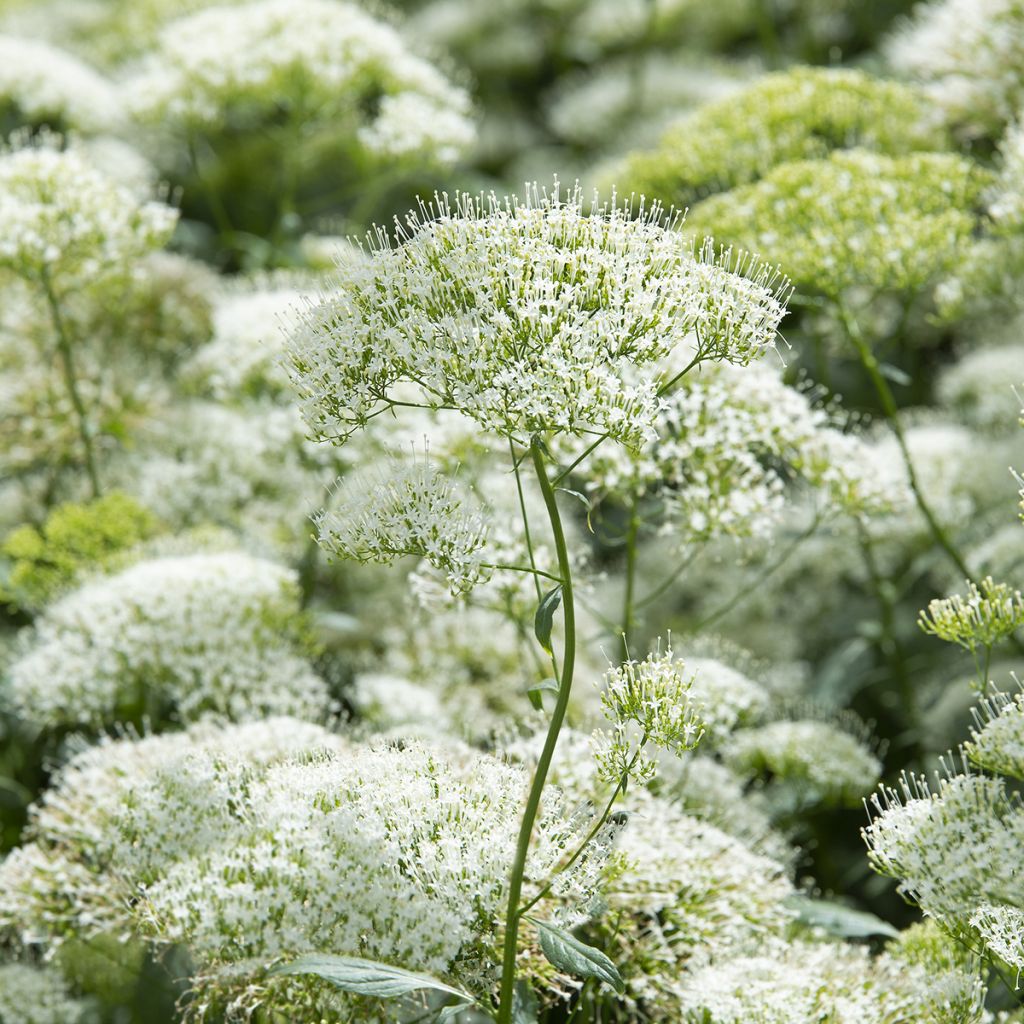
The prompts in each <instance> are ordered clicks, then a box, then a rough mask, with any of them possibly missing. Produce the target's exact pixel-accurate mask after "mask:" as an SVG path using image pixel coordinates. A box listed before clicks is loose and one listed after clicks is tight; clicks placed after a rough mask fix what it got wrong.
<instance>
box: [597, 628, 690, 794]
mask: <svg viewBox="0 0 1024 1024" xmlns="http://www.w3.org/2000/svg"><path fill="white" fill-rule="evenodd" d="M692 680H693V673H691V672H688V671H687V669H686V665H685V664H684V663H683V662H682V661H681V660H680V659H678V658H676V656H675V655H674V653H673V651H672V647H671V646H668V647H667V648H666V649H665V651H664V652H658V653H657V654H653V653H652V654H649V655H648V656H647V657H646V658H645V659H644V660H643V661H633V660H629V661H624V662H623V663H622V664H621V665H613V666H612V667H611V668H609V669H608V672H607V673H606V674H605V686H604V689H603V690H602V691H601V706H602V708H603V709H604V714H605V717H606V718H607V719H608V721H609V722H610V723H611V726H612V731H611V734H610V735H607V734H604V733H595V735H594V740H595V749H594V753H595V757H596V758H597V763H598V766H599V768H600V774H601V776H602V778H604V780H605V781H607V782H610V783H613V784H614V783H618V782H619V781H620V779H624V778H630V777H632V778H636V779H640V780H642V781H648V780H650V779H651V778H653V777H654V773H655V771H656V770H657V762H656V761H654V760H652V759H651V758H650V757H649V756H647V755H646V754H645V749H646V746H647V744H648V743H651V744H652V745H653V746H655V747H658V748H659V749H660V750H667V751H670V752H671V753H673V754H676V755H677V756H681V755H682V754H683V753H685V752H686V751H688V750H692V749H693V748H694V747H695V746H696V745H697V743H698V742H699V741H700V738H701V737H702V736H703V735H704V726H703V723H702V722H701V718H700V711H699V708H698V707H697V706H696V705H695V703H694V701H693V700H692V699H691V696H690V684H691V682H692ZM637 733H639V737H637Z"/></svg>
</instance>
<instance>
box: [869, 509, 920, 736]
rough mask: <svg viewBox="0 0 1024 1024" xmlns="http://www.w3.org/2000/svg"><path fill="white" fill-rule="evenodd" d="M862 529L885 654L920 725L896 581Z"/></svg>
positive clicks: (911, 718)
mask: <svg viewBox="0 0 1024 1024" xmlns="http://www.w3.org/2000/svg"><path fill="white" fill-rule="evenodd" d="M858 532H859V533H860V545H861V552H862V554H863V556H864V565H865V568H866V569H867V571H868V577H869V578H870V580H871V589H872V590H873V591H874V592H875V598H876V600H877V601H878V607H879V614H880V615H881V621H880V623H879V625H880V626H881V630H882V635H881V637H880V642H879V647H880V648H881V650H882V655H883V657H884V658H885V660H886V661H887V662H888V664H889V677H890V680H892V681H894V682H895V683H896V686H897V689H898V690H899V694H900V700H901V701H902V703H903V713H904V714H905V715H906V717H907V721H908V722H909V723H910V724H911V726H913V727H914V729H915V734H916V729H917V725H918V709H917V697H916V695H915V693H914V688H913V686H912V685H911V682H910V677H909V675H908V674H907V669H906V659H905V658H904V655H903V650H902V648H901V646H900V642H899V639H898V638H897V636H896V602H895V600H894V598H893V588H892V584H891V583H889V581H888V580H886V579H885V578H884V577H883V576H882V573H881V571H880V569H879V567H878V562H877V560H876V558H875V549H874V547H873V546H872V543H871V537H870V536H869V534H868V532H867V530H866V529H865V528H864V526H863V525H860V526H859V527H858Z"/></svg>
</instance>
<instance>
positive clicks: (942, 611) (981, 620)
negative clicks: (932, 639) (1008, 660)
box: [918, 576, 1024, 652]
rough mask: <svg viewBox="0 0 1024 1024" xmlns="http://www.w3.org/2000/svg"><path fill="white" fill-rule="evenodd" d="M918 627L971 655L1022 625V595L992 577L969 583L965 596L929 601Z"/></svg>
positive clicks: (1023, 611) (1023, 616) (1023, 598)
mask: <svg viewBox="0 0 1024 1024" xmlns="http://www.w3.org/2000/svg"><path fill="white" fill-rule="evenodd" d="M918 625H919V626H920V627H921V629H923V630H924V631H925V632H926V633H927V634H929V635H930V636H937V637H938V638H939V639H940V640H945V641H946V642H947V643H951V644H959V646H961V647H963V648H964V649H965V650H968V651H971V652H973V651H975V650H977V648H978V647H992V646H994V645H995V644H997V643H999V641H1000V640H1003V639H1005V638H1006V637H1008V636H1012V635H1013V633H1015V632H1016V630H1017V629H1018V628H1020V626H1021V625H1024V596H1022V595H1021V592H1020V591H1019V590H1014V589H1013V588H1012V587H1009V586H1008V585H1007V584H1005V583H996V582H995V581H994V580H993V579H992V577H991V576H986V577H985V579H983V580H982V581H981V585H980V586H979V585H978V584H975V583H972V582H971V581H970V580H968V581H967V596H966V597H961V596H960V594H953V595H952V597H947V598H943V599H941V600H940V599H936V600H934V601H932V602H931V603H930V604H929V605H928V610H927V611H926V612H922V613H921V615H920V617H919V619H918Z"/></svg>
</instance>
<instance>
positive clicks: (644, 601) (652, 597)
mask: <svg viewBox="0 0 1024 1024" xmlns="http://www.w3.org/2000/svg"><path fill="white" fill-rule="evenodd" d="M696 557H697V553H696V552H694V553H692V554H689V555H687V556H686V557H685V558H684V559H683V560H682V561H681V562H680V563H679V564H678V565H677V566H676V567H675V568H674V569H673V570H672V572H670V573H669V574H668V576H666V577H665V579H663V580H662V581H661V583H659V584H658V585H657V586H656V587H655V588H654V589H653V590H652V591H651V592H650V593H648V594H645V595H644V596H643V597H641V598H640V600H639V601H637V602H636V604H635V605H634V607H635V608H636V610H637V611H639V610H640V609H641V608H646V607H647V606H648V605H649V604H651V603H652V602H653V601H657V600H658V598H659V597H661V595H662V594H664V593H665V591H666V590H668V589H669V587H671V586H672V584H673V583H676V582H677V581H678V580H679V577H680V576H681V575H682V572H683V570H684V569H688V568H689V567H690V565H692V563H693V561H694V559H695V558H696Z"/></svg>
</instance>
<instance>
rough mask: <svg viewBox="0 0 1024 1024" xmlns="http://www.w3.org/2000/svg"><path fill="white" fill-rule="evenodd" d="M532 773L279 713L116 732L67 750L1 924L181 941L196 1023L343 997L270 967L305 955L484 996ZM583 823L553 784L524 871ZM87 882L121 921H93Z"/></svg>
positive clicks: (556, 850)
mask: <svg viewBox="0 0 1024 1024" xmlns="http://www.w3.org/2000/svg"><path fill="white" fill-rule="evenodd" d="M268 739H269V740H271V743H270V748H271V749H270V750H269V751H268V750H267V749H265V744H266V741H267V740H268ZM527 781H528V779H527V775H526V773H525V771H524V770H523V769H522V768H520V767H513V766H509V765H507V764H505V763H504V762H502V761H500V760H498V759H496V758H493V757H490V756H488V755H485V754H479V753H475V752H473V751H470V750H469V749H468V748H458V747H452V748H449V749H447V750H445V751H439V750H430V749H426V748H422V747H419V746H416V745H409V746H405V747H404V748H403V749H394V748H387V747H364V746H357V745H353V744H351V743H347V742H345V741H343V740H341V739H339V738H338V737H334V736H331V735H330V734H329V733H327V732H325V731H323V730H318V729H316V728H315V727H312V726H308V725H303V724H301V723H294V722H292V721H290V720H287V719H283V720H282V719H275V720H269V721H267V722H265V723H259V724H254V725H247V726H240V727H239V726H234V727H228V728H224V729H222V730H210V729H193V730H191V731H190V732H189V733H187V734H185V735H184V736H181V735H179V736H176V737H173V738H171V737H160V738H154V739H150V740H143V741H136V742H132V741H120V742H116V743H106V744H104V745H102V746H100V747H98V748H93V749H90V750H87V751H85V752H84V753H83V754H81V755H79V756H78V757H77V758H75V759H74V760H72V761H71V762H70V764H69V765H68V766H67V767H66V768H65V769H64V771H63V773H62V774H61V776H60V778H59V780H58V782H57V785H56V786H55V787H54V788H53V789H52V790H51V791H50V793H49V794H48V795H47V797H46V798H45V799H44V801H43V803H42V804H41V806H40V807H39V808H38V809H37V810H36V812H35V816H34V819H33V822H32V825H31V830H32V834H33V836H34V842H33V843H30V844H28V845H26V846H23V847H21V848H19V849H18V850H17V851H16V852H15V853H13V854H12V855H11V856H10V857H9V858H8V860H7V861H6V862H5V863H4V864H2V865H0V879H2V882H3V884H0V892H2V896H0V926H2V927H6V928H7V929H9V930H13V931H15V932H16V933H17V934H19V935H20V936H21V937H22V939H23V941H27V942H33V943H38V944H42V945H43V947H44V948H46V947H49V948H53V946H54V945H55V944H59V943H60V942H61V941H62V940H63V939H66V938H69V937H72V936H80V937H86V938H87V937H88V936H90V935H91V934H94V933H95V932H96V931H97V930H98V929H99V928H106V929H109V928H112V927H113V928H115V929H116V930H119V931H123V932H124V933H125V936H126V937H127V936H132V935H133V936H135V937H136V938H138V937H148V938H151V939H152V940H154V941H156V942H157V943H160V944H163V943H172V942H174V943H183V944H185V945H186V946H187V948H188V949H189V951H190V953H191V955H192V957H193V959H194V960H195V962H196V964H197V973H196V975H195V976H194V977H193V1000H192V1002H191V1003H190V1007H191V1016H194V1017H195V1018H197V1019H205V1018H204V1014H207V1013H208V1014H209V1015H210V1017H211V1018H212V1017H214V1016H215V1014H216V1011H217V1010H220V1012H222V1013H223V1012H226V1016H227V1019H229V1020H232V1021H234V1020H242V1019H247V1018H246V1014H247V1013H248V1012H251V1010H252V1009H253V1008H254V1007H255V1006H257V1005H259V1006H261V1007H263V1008H264V1009H268V1008H269V1009H272V1010H276V1011H278V1012H280V1013H281V1014H282V1015H283V1016H285V1017H287V1016H288V1010H289V1007H290V1005H291V1001H292V1000H293V999H296V998H298V996H299V994H304V997H305V999H306V1003H305V1005H306V1007H307V1008H309V1007H315V1008H318V1009H319V1010H320V1011H321V1012H323V1011H324V1010H326V1008H327V1006H328V1005H335V1006H336V1005H337V1003H336V1002H333V1000H336V998H337V996H336V995H335V993H334V990H333V989H332V988H331V986H328V985H325V984H324V983H323V982H318V981H316V980H302V981H299V980H292V979H281V980H269V979H267V978H266V977H265V972H266V970H267V968H268V966H270V965H272V964H273V963H274V962H275V961H276V960H279V959H282V958H283V959H287V958H290V957H293V956H295V955H298V954H301V953H306V952H309V951H311V950H319V951H323V952H329V953H342V954H350V955H356V956H364V957H369V958H371V959H378V960H383V961H386V962H390V963H397V964H402V965H403V966H405V967H408V968H413V969H419V970H426V971H429V972H431V973H434V974H437V975H441V976H445V977H450V978H453V979H454V980H455V981H456V983H458V984H460V985H463V986H467V987H470V988H471V989H472V990H474V991H476V992H478V993H480V994H484V993H487V992H489V990H490V987H491V984H492V967H491V964H492V963H493V956H494V953H495V950H493V949H492V944H493V942H494V928H495V921H496V919H497V917H498V915H499V914H500V909H501V906H502V898H503V895H504V890H505V885H506V877H507V870H508V864H509V862H510V860H511V858H512V852H513V850H514V847H515V842H516V835H517V832H518V824H519V815H520V808H521V802H522V800H523V798H524V794H525V791H526V786H527ZM576 828H577V826H576V825H575V824H573V823H572V822H571V821H570V819H568V818H565V817H563V816H562V814H561V809H560V806H559V800H558V797H557V795H551V797H550V798H549V800H548V801H547V803H546V809H545V810H544V811H543V813H542V815H541V819H540V821H539V822H538V836H539V838H538V842H537V843H536V845H535V848H534V850H533V851H532V854H531V858H530V862H529V864H528V870H529V877H530V878H531V879H536V880H537V881H543V880H545V879H546V878H547V877H548V874H549V873H550V872H551V871H552V870H553V869H554V868H555V866H556V865H557V863H558V862H559V861H560V859H561V858H562V856H563V851H564V850H565V849H566V847H567V846H568V844H569V843H570V842H572V840H573V839H574V837H575V834H576ZM570 848H571V847H570ZM94 890H96V891H98V892H99V893H102V895H103V896H104V897H105V899H106V901H107V904H108V905H109V907H110V908H111V910H112V911H116V913H118V914H119V915H120V916H121V919H122V920H121V924H120V925H119V926H118V925H116V923H115V922H113V921H100V922H96V921H94V920H93V919H92V917H91V912H90V911H91V905H92V902H93V891H94ZM54 902H57V903H59V904H60V907H61V913H60V914H59V915H57V916H54V915H53V914H51V913H50V910H49V908H50V907H51V906H52V905H53V903H54Z"/></svg>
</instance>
